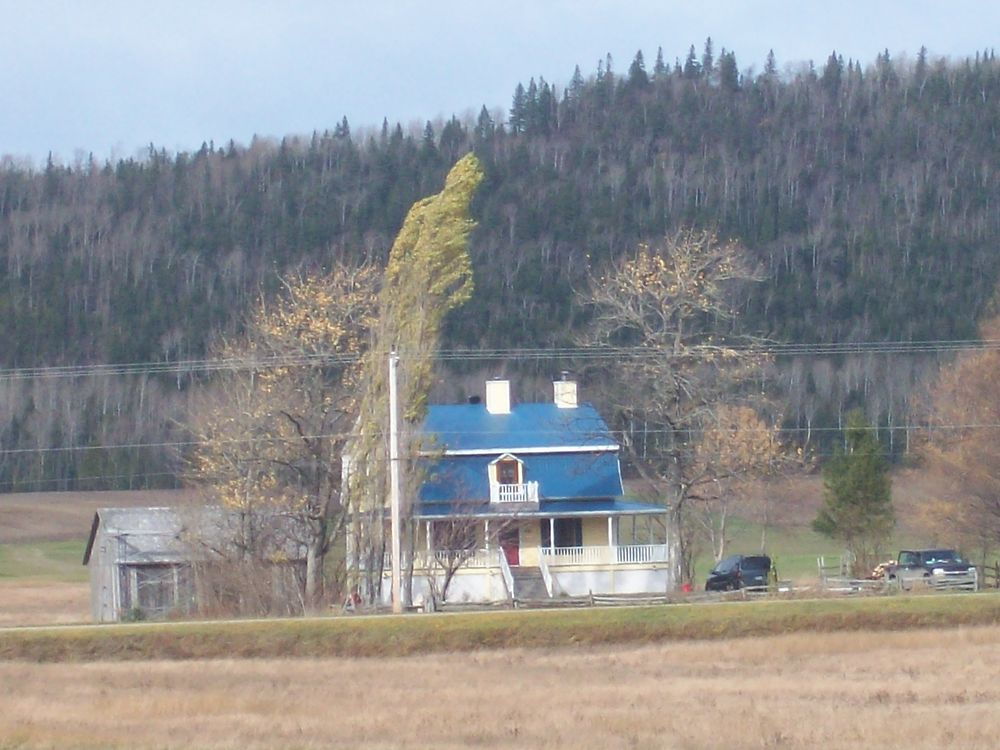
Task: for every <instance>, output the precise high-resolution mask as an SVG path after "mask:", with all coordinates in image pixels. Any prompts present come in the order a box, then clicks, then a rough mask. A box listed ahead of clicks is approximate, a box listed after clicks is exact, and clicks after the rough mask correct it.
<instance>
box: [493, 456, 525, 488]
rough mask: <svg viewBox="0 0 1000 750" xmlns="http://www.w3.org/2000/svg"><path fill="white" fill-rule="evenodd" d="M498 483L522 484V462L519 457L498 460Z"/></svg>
mask: <svg viewBox="0 0 1000 750" xmlns="http://www.w3.org/2000/svg"><path fill="white" fill-rule="evenodd" d="M497 484H521V464H519V463H518V462H517V459H513V458H508V459H504V460H501V461H497Z"/></svg>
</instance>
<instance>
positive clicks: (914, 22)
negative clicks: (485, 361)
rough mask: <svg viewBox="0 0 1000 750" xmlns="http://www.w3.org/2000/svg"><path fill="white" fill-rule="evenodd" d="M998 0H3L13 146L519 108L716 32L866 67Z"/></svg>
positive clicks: (165, 141)
mask: <svg viewBox="0 0 1000 750" xmlns="http://www.w3.org/2000/svg"><path fill="white" fill-rule="evenodd" d="M997 28H1000V3H993V2H983V0H975V1H971V0H893V1H890V0H838V1H837V2H830V1H829V0H827V1H826V2H822V3H818V2H809V1H808V0H715V2H712V3H701V2H693V1H689V2H679V1H676V0H621V1H620V2H605V1H603V0H575V1H573V0H507V1H506V2H495V1H493V2H482V1H481V0H479V1H477V0H461V1H458V0H421V1H420V2H416V1H411V0H367V1H365V2H354V1H352V0H326V2H319V1H318V0H301V1H296V0H284V1H279V0H274V1H273V2H264V1H263V0H169V1H165V0H158V1H157V2H152V1H151V0H127V1H125V0H32V1H31V2H24V0H0V157H3V156H10V157H13V158H14V159H15V160H16V162H15V163H18V164H21V165H34V166H40V165H44V163H45V160H46V158H47V157H48V154H49V153H52V154H53V156H54V158H55V159H56V160H57V161H60V162H62V163H64V164H73V163H74V162H75V161H78V160H82V159H85V158H86V157H87V155H88V154H91V153H92V154H93V155H94V156H95V157H96V158H97V159H98V160H99V161H103V160H105V159H109V158H111V159H117V158H127V157H131V156H136V155H138V154H140V153H141V152H142V151H143V150H144V149H145V148H147V147H148V146H149V144H150V143H152V144H154V145H155V146H156V148H157V149H159V148H165V149H166V150H167V151H169V152H177V151H188V150H196V149H198V148H199V147H200V146H201V144H202V143H203V142H208V141H214V143H215V144H216V145H222V144H225V143H228V142H229V140H231V139H232V140H234V141H236V143H238V144H244V145H246V144H249V142H250V140H251V139H252V138H253V137H254V136H255V135H256V136H261V137H269V138H281V137H282V136H285V135H308V134H310V133H312V132H313V131H314V130H320V131H322V130H324V129H332V128H333V127H334V126H335V125H336V123H338V122H340V120H341V119H342V118H343V117H345V116H346V117H347V119H348V121H349V123H350V125H351V127H352V130H353V131H354V132H358V130H359V129H361V128H364V127H378V126H380V125H381V123H382V120H383V118H388V120H389V122H390V123H391V124H395V123H396V122H400V123H402V124H403V126H404V128H411V127H413V128H422V125H423V123H424V122H426V121H428V120H431V121H436V120H438V119H439V118H444V119H447V118H449V117H451V115H453V114H454V115H458V116H459V117H460V118H461V117H463V116H465V115H467V114H471V115H473V116H474V115H475V114H478V112H479V110H480V108H481V107H482V106H483V105H486V106H487V108H489V109H490V110H494V109H497V110H499V111H501V112H503V113H505V112H506V111H507V109H508V108H509V107H510V102H511V97H512V94H513V91H514V88H515V86H516V85H517V84H518V82H521V83H524V84H525V85H527V82H528V80H529V79H530V78H532V77H535V78H536V79H537V78H539V77H542V78H544V79H545V80H546V81H548V82H550V83H554V84H557V85H559V86H563V85H565V84H567V83H568V82H569V80H570V78H571V76H572V74H573V69H574V66H576V65H579V66H580V69H581V71H582V72H583V74H584V76H590V75H593V74H594V72H595V71H596V69H597V62H598V60H603V59H604V58H605V56H606V55H607V54H608V53H610V54H611V55H612V58H613V60H614V68H613V69H614V71H615V72H617V73H624V72H626V71H627V70H628V67H629V64H630V63H631V61H632V59H633V58H634V56H635V53H636V51H637V50H642V52H643V55H644V56H645V59H646V63H647V68H649V69H652V65H653V61H654V60H655V58H656V51H657V48H658V47H662V49H663V53H664V57H665V59H666V60H667V61H668V62H672V61H673V60H674V59H675V58H682V59H683V57H684V56H685V55H686V54H687V51H688V48H689V47H690V46H691V45H692V44H693V45H695V48H696V50H697V52H698V55H699V57H700V55H701V51H702V48H703V46H704V42H705V39H706V38H707V37H711V38H712V40H713V44H714V47H715V52H716V55H718V53H719V51H720V50H721V49H722V48H723V47H724V48H726V49H728V50H732V51H733V52H735V54H736V59H737V63H738V65H739V67H740V68H741V70H744V69H747V68H753V69H754V70H756V71H759V70H760V69H761V68H762V67H763V64H764V60H765V59H766V57H767V53H768V50H770V49H773V50H774V53H775V56H776V58H777V62H778V66H779V68H784V69H791V68H793V67H794V66H796V65H800V64H802V63H805V62H808V61H809V60H813V61H815V63H816V64H817V66H822V64H823V63H824V62H825V61H826V59H827V57H829V55H830V53H831V51H833V50H836V51H837V52H838V53H839V54H841V55H843V57H844V59H845V60H846V59H848V58H854V59H856V60H860V61H861V62H862V64H868V63H871V62H873V61H874V59H875V56H876V55H877V54H878V53H880V52H881V51H883V50H886V49H888V50H889V52H890V54H891V55H892V56H893V58H901V57H903V56H908V57H910V58H911V59H912V58H913V57H915V56H916V54H917V52H918V50H919V49H920V47H921V46H926V47H927V49H928V51H929V53H930V55H931V57H932V58H935V57H951V58H964V57H966V56H971V55H974V54H975V52H976V51H977V50H985V49H989V48H991V47H992V46H993V45H994V44H995V39H996V29H997Z"/></svg>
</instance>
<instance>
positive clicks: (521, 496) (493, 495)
mask: <svg viewBox="0 0 1000 750" xmlns="http://www.w3.org/2000/svg"><path fill="white" fill-rule="evenodd" d="M490 502H491V503H537V502H538V482H525V483H524V484H491V485H490Z"/></svg>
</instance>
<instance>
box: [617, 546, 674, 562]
mask: <svg viewBox="0 0 1000 750" xmlns="http://www.w3.org/2000/svg"><path fill="white" fill-rule="evenodd" d="M613 549H614V550H615V556H616V558H617V562H620V563H648V562H666V561H667V545H665V544H625V545H621V546H618V547H614V548H613Z"/></svg>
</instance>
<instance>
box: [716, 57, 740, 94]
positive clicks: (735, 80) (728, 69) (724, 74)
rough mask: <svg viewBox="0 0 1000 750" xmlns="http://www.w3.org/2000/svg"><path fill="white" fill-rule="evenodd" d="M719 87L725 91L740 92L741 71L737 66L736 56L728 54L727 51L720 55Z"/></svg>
mask: <svg viewBox="0 0 1000 750" xmlns="http://www.w3.org/2000/svg"><path fill="white" fill-rule="evenodd" d="M719 85H720V86H721V87H722V89H723V91H729V92H736V91H739V90H740V71H739V68H737V66H736V54H735V53H733V52H726V50H725V49H723V50H722V53H721V54H720V55H719Z"/></svg>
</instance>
